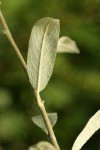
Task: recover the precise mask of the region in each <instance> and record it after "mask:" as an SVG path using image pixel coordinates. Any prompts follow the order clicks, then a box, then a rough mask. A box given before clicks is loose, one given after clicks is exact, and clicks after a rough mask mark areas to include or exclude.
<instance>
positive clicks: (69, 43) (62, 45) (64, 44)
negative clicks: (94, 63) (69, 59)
mask: <svg viewBox="0 0 100 150" xmlns="http://www.w3.org/2000/svg"><path fill="white" fill-rule="evenodd" d="M57 51H58V53H77V54H78V53H80V51H79V49H78V47H77V45H76V42H75V41H73V40H72V39H70V38H69V37H68V36H62V37H61V38H60V39H59V40H58V45H57Z"/></svg>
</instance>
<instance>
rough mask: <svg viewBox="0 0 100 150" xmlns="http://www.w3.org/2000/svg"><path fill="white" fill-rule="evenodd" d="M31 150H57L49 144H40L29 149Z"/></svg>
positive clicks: (43, 142)
mask: <svg viewBox="0 0 100 150" xmlns="http://www.w3.org/2000/svg"><path fill="white" fill-rule="evenodd" d="M29 150H56V149H55V148H54V146H53V145H52V144H50V143H49V142H45V141H42V142H39V143H37V144H36V145H33V146H31V147H29Z"/></svg>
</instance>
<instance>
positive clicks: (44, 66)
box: [27, 17, 60, 91]
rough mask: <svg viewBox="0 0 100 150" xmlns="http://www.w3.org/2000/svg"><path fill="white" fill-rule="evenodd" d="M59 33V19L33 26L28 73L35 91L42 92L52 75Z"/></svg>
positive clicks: (41, 20) (44, 21)
mask: <svg viewBox="0 0 100 150" xmlns="http://www.w3.org/2000/svg"><path fill="white" fill-rule="evenodd" d="M59 32H60V25H59V20H57V19H52V18H48V17H46V18H43V19H40V20H39V21H37V22H36V23H35V25H34V26H33V29H32V32H31V37H30V40H29V47H28V58H27V71H28V76H29V80H30V83H31V85H32V87H33V88H34V89H35V90H38V91H42V90H43V89H44V88H45V86H46V85H47V83H48V81H49V79H50V77H51V75H52V71H53V66H54V62H55V57H56V51H57V42H58V39H59Z"/></svg>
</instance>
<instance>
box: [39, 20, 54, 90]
mask: <svg viewBox="0 0 100 150" xmlns="http://www.w3.org/2000/svg"><path fill="white" fill-rule="evenodd" d="M50 23H51V20H50V22H49V23H48V25H47V27H46V29H45V33H44V35H43V38H42V44H41V49H40V50H41V54H40V59H39V73H38V85H37V91H38V92H40V89H39V88H40V77H41V64H42V63H41V61H42V53H43V49H44V39H45V35H46V33H47V30H48V27H49V25H50Z"/></svg>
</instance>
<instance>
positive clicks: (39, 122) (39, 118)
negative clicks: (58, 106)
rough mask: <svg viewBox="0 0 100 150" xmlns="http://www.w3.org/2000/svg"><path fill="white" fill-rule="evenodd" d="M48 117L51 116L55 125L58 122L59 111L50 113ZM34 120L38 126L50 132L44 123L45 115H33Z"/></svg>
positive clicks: (51, 120) (52, 123)
mask: <svg viewBox="0 0 100 150" xmlns="http://www.w3.org/2000/svg"><path fill="white" fill-rule="evenodd" d="M48 117H49V119H50V122H51V125H52V127H53V126H54V125H55V124H56V122H57V113H48ZM32 121H33V122H34V124H36V125H37V126H38V127H40V128H41V129H42V130H43V131H44V132H45V133H46V134H47V133H48V132H47V128H46V126H45V123H44V120H43V117H42V116H41V115H38V116H34V117H32Z"/></svg>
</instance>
